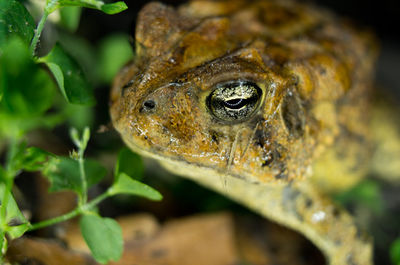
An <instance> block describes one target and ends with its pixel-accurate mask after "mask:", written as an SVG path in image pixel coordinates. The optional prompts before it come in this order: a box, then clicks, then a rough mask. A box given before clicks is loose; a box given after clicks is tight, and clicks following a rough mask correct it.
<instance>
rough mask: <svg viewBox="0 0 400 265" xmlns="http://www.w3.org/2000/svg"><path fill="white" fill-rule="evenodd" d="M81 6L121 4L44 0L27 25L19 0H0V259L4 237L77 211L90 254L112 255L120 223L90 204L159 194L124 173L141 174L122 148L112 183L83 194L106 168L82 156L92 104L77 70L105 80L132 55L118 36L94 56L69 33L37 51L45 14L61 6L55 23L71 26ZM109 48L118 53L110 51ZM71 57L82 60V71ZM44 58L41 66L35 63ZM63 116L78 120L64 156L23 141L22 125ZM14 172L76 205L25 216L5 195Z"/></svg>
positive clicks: (116, 253) (118, 250)
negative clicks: (29, 174) (66, 193)
mask: <svg viewBox="0 0 400 265" xmlns="http://www.w3.org/2000/svg"><path fill="white" fill-rule="evenodd" d="M82 7H88V8H94V9H98V10H101V11H103V12H105V13H107V14H115V13H118V12H121V11H123V10H125V9H126V8H127V6H126V5H125V3H123V2H116V3H111V4H105V3H104V2H102V1H97V0H47V1H46V6H45V8H44V10H43V16H42V18H41V19H40V21H39V23H38V25H37V27H36V29H35V24H34V19H33V18H32V16H31V15H30V14H29V12H28V11H27V10H26V8H25V7H24V6H23V4H22V3H21V2H20V1H18V0H0V137H2V138H0V143H5V144H6V147H7V149H6V152H4V154H3V153H1V154H0V155H1V157H2V158H3V157H4V166H3V165H0V263H1V264H2V263H3V255H4V254H5V252H6V250H7V247H8V241H7V240H8V239H11V240H12V239H14V238H17V237H20V236H22V235H23V234H24V233H25V232H26V231H32V230H35V229H39V228H42V227H46V226H49V225H53V224H55V223H57V222H62V221H65V220H68V219H70V218H73V217H75V216H77V215H83V216H82V218H81V223H80V224H81V230H82V234H83V236H84V238H85V241H86V242H87V244H88V246H89V248H90V249H91V251H92V253H93V256H94V257H95V259H96V260H98V261H99V262H102V263H106V262H108V261H110V260H117V259H119V257H120V256H121V254H122V249H123V240H122V232H121V228H120V227H119V225H118V224H117V222H116V221H114V220H112V219H109V218H103V217H100V216H98V215H96V214H94V209H95V207H96V206H97V205H98V204H99V203H100V202H101V201H103V200H104V199H106V198H109V197H110V196H113V195H116V194H133V195H138V196H143V197H145V198H149V199H152V200H160V199H161V195H160V194H159V193H158V192H157V191H156V190H154V189H152V188H151V187H149V186H147V185H145V184H143V183H140V182H139V181H137V180H133V179H131V177H130V176H133V177H135V178H137V179H140V178H141V176H142V174H143V165H142V161H141V159H140V157H139V156H138V155H136V154H134V153H132V152H131V151H129V150H127V149H124V150H123V151H121V153H120V155H119V157H118V161H117V165H116V170H115V176H114V177H115V180H114V182H113V185H112V186H111V187H110V188H109V189H108V190H107V191H105V192H104V193H103V194H101V195H99V196H98V197H96V198H93V199H92V200H89V198H88V195H87V194H88V189H89V188H90V187H91V186H93V185H95V184H97V183H98V182H99V181H101V180H102V178H103V177H104V176H105V175H106V174H107V171H106V169H105V168H104V167H103V166H102V165H101V164H100V163H99V162H98V161H96V160H94V159H90V158H89V159H87V158H85V157H84V153H85V150H86V147H87V145H88V142H89V138H90V130H89V128H88V127H86V126H87V125H88V124H87V123H88V122H90V120H91V116H92V113H93V111H92V110H91V109H89V107H90V106H92V105H93V104H94V103H95V98H94V95H93V89H92V84H91V83H90V82H89V81H87V79H86V77H85V73H90V76H91V78H92V79H93V80H96V79H99V78H98V76H97V75H100V76H104V77H105V78H104V79H103V80H102V81H103V82H109V81H110V80H111V78H112V76H113V75H114V74H115V73H116V71H117V69H118V68H119V67H120V66H121V65H122V64H124V63H126V61H127V60H128V59H129V58H131V57H132V52H131V51H130V47H129V44H128V42H127V38H125V37H121V36H118V37H112V38H109V39H107V40H106V41H104V42H103V44H102V45H101V48H100V51H101V52H100V53H101V55H100V56H98V55H96V52H95V51H96V49H94V48H93V47H91V46H90V44H88V43H87V42H85V41H76V40H77V38H75V37H71V36H70V35H69V37H66V38H62V41H61V43H62V44H63V45H67V49H64V47H63V46H62V45H60V44H56V45H55V46H54V47H53V48H52V49H51V51H50V52H49V53H48V54H47V55H46V56H43V57H38V56H37V54H36V46H37V43H38V41H39V39H40V35H41V32H42V30H43V28H44V24H45V23H46V20H47V17H48V16H49V14H50V13H52V12H54V11H56V10H57V9H60V8H62V9H61V11H60V18H61V19H60V25H61V26H63V27H64V28H66V29H68V30H70V31H75V30H76V28H77V26H78V25H79V19H80V15H81V8H82ZM112 50H119V51H120V52H122V53H114V52H113V51H112ZM67 51H69V52H67ZM69 53H71V54H72V55H73V56H70V55H69ZM115 54H119V56H117V57H115V56H113V55H115ZM76 58H78V60H76ZM98 58H100V59H98ZM77 61H78V62H77ZM99 61H100V62H101V63H99ZM79 63H82V64H83V65H84V66H85V69H86V70H87V71H86V72H84V71H83V70H82V68H81V66H80V64H79ZM44 64H45V65H46V66H47V67H48V69H49V70H50V71H49V72H48V71H46V70H44V69H43V66H44ZM98 64H101V65H102V67H101V70H98V68H96V67H94V66H97V65H98ZM92 68H95V69H94V70H92ZM88 69H90V71H89V70H88ZM51 75H52V76H51ZM53 77H54V79H53ZM54 81H55V82H54ZM55 84H57V85H58V86H59V88H60V91H61V94H62V95H63V97H64V98H65V100H63V101H62V102H63V103H61V102H60V99H61V100H62V97H61V96H60V95H59V94H57V93H56V89H55ZM71 103H72V104H78V106H77V105H72V104H71ZM88 113H89V114H88ZM63 122H70V123H72V124H74V125H78V127H81V128H83V127H85V129H84V130H83V133H82V134H81V135H80V134H79V133H78V130H76V129H72V130H71V133H70V135H71V139H72V141H73V143H74V144H75V146H76V148H77V150H76V151H73V152H72V153H71V155H70V157H62V156H57V155H54V154H51V153H49V152H47V151H44V150H42V149H40V148H37V147H32V146H31V147H29V146H27V144H26V136H27V133H28V132H31V131H32V130H34V129H37V128H51V127H53V126H55V125H57V124H60V123H63ZM1 150H2V149H1ZM2 151H4V150H2ZM22 171H40V172H41V173H42V174H43V175H45V176H46V177H47V178H48V179H49V180H50V183H51V187H50V191H52V192H56V191H61V190H70V191H74V192H75V193H76V194H77V195H78V198H79V203H78V206H77V208H76V209H74V210H72V211H71V212H69V213H67V214H65V215H62V216H57V217H55V218H53V219H49V220H45V221H42V222H39V223H35V224H32V223H30V222H29V221H28V220H27V219H26V218H25V217H24V215H23V214H22V213H21V211H20V209H19V207H18V204H17V202H16V200H15V198H14V196H13V194H12V190H13V185H14V180H15V178H16V177H17V176H18V175H19V174H20V173H21V172H22Z"/></svg>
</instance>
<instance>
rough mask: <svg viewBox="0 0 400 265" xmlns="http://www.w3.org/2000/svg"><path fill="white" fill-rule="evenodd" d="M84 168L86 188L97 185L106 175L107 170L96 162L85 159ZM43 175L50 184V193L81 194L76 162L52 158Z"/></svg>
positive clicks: (62, 158) (68, 159) (65, 158)
mask: <svg viewBox="0 0 400 265" xmlns="http://www.w3.org/2000/svg"><path fill="white" fill-rule="evenodd" d="M84 168H85V174H86V181H87V185H88V188H89V187H90V186H93V185H94V184H96V183H98V182H99V181H100V180H101V179H102V178H103V177H104V176H105V175H106V173H107V170H106V169H105V168H104V167H103V166H102V165H100V164H99V163H98V162H97V161H96V160H91V159H86V160H85V161H84ZM44 174H45V176H46V177H47V178H48V179H49V181H50V183H51V186H50V189H49V191H51V192H55V191H61V190H72V191H75V192H76V193H77V194H79V195H81V194H82V193H83V191H82V182H81V175H80V171H79V162H78V161H77V160H74V159H71V158H67V157H59V158H54V159H52V161H51V163H50V164H49V166H48V167H47V169H46V171H45V172H44Z"/></svg>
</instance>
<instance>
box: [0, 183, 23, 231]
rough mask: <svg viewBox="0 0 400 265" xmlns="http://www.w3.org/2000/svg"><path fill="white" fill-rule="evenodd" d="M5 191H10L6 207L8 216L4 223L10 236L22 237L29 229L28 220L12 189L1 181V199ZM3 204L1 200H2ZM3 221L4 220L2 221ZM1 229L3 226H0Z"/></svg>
mask: <svg viewBox="0 0 400 265" xmlns="http://www.w3.org/2000/svg"><path fill="white" fill-rule="evenodd" d="M4 193H8V196H9V198H8V203H7V207H6V218H5V222H4V224H5V225H6V227H5V228H4V227H3V229H4V230H6V231H7V232H8V234H9V236H10V237H11V238H12V239H14V238H17V237H20V236H21V235H22V234H23V233H25V231H26V230H27V229H28V226H27V224H28V221H27V220H26V218H25V216H24V215H23V214H22V213H21V211H20V210H19V208H18V205H17V203H16V202H15V200H14V198H13V196H12V194H11V193H10V191H8V190H6V188H5V185H4V183H0V200H2V199H3V198H4ZM0 205H1V201H0ZM1 223H3V221H2V222H1ZM0 229H1V228H0Z"/></svg>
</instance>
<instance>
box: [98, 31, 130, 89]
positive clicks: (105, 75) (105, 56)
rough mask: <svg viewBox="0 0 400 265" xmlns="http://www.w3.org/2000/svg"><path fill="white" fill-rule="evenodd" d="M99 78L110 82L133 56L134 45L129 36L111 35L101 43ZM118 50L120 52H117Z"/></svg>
mask: <svg viewBox="0 0 400 265" xmlns="http://www.w3.org/2000/svg"><path fill="white" fill-rule="evenodd" d="M99 48H100V50H99V54H100V61H99V71H100V73H99V75H98V76H99V78H101V80H102V81H103V82H106V83H109V82H111V81H112V79H113V78H114V76H115V75H116V74H117V72H118V71H119V69H121V67H122V66H123V65H125V64H126V63H127V62H128V61H129V60H131V59H132V57H133V52H132V47H131V45H130V44H129V40H128V36H126V35H122V34H118V35H111V36H109V37H107V38H106V39H104V40H103V41H102V42H101V43H100V47H99ZM115 51H118V52H115Z"/></svg>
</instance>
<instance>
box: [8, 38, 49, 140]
mask: <svg viewBox="0 0 400 265" xmlns="http://www.w3.org/2000/svg"><path fill="white" fill-rule="evenodd" d="M3 51H4V53H3V54H2V55H0V76H1V81H0V91H2V99H1V101H0V125H1V126H0V135H11V136H12V135H19V134H21V133H23V132H25V131H27V130H30V129H32V128H34V127H36V126H38V124H32V123H30V121H32V120H31V119H33V118H37V117H40V116H41V115H43V114H44V113H45V112H46V111H47V110H48V109H49V108H50V107H51V104H52V101H53V95H54V83H53V81H52V79H51V77H50V76H49V75H48V74H47V73H46V71H45V70H43V69H42V68H41V67H40V66H39V65H37V64H36V63H35V62H34V61H33V60H32V58H31V56H30V53H29V50H28V47H27V46H26V44H25V43H24V42H23V41H22V40H21V39H20V38H19V37H18V36H14V37H11V38H10V39H9V41H8V42H7V43H6V45H4V49H3Z"/></svg>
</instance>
